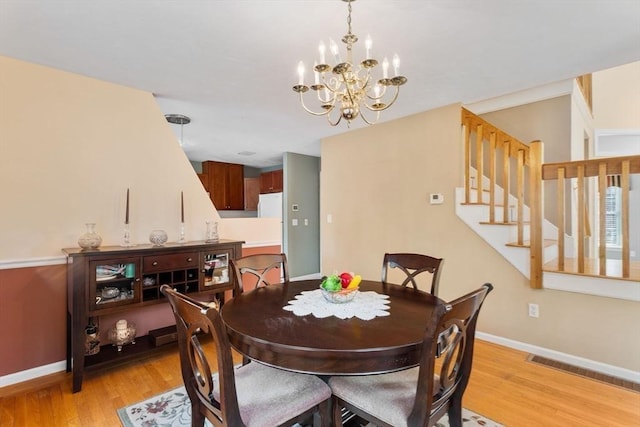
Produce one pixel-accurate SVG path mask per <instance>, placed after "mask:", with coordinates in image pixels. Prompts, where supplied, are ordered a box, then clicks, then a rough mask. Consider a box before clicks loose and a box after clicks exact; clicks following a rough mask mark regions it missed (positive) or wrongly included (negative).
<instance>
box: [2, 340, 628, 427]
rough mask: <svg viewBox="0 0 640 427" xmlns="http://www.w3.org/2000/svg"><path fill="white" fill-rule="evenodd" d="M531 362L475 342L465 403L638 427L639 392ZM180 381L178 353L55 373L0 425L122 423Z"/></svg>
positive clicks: (13, 394)
mask: <svg viewBox="0 0 640 427" xmlns="http://www.w3.org/2000/svg"><path fill="white" fill-rule="evenodd" d="M526 359H527V354H526V353H523V352H520V351H516V350H511V349H508V348H505V347H502V346H498V345H495V344H491V343H487V342H485V341H480V340H477V341H476V349H475V355H474V366H473V374H472V376H471V382H470V384H469V387H468V388H467V392H466V394H465V398H464V406H465V407H467V408H469V409H471V410H473V411H476V412H479V413H481V414H483V415H485V416H487V417H489V418H492V419H493V420H495V421H497V422H500V423H502V424H504V425H506V426H515V427H520V426H563V427H565V426H581V427H583V426H608V427H610V426H625V427H626V426H640V393H637V392H634V391H631V390H627V389H624V388H621V387H618V386H613V385H608V384H605V383H602V382H599V381H596V380H592V379H588V378H583V377H580V376H577V375H574V374H569V373H565V372H562V371H558V370H556V369H553V368H549V367H546V366H543V365H539V364H536V363H532V362H528V361H527V360H526ZM237 360H238V361H240V358H239V357H238V359H237ZM181 384H182V378H181V376H180V368H179V360H178V353H177V350H176V351H175V352H172V353H169V354H164V355H160V356H155V357H154V358H150V359H145V360H141V361H138V362H135V363H130V364H128V365H126V366H119V367H115V368H113V367H112V368H110V369H108V370H102V371H90V372H88V373H87V374H86V375H85V380H84V384H83V388H82V391H81V392H79V393H75V394H73V393H71V377H70V376H69V374H66V373H59V374H53V375H49V376H47V377H43V378H39V379H36V380H33V381H30V382H26V383H22V384H16V385H13V386H9V387H5V388H2V389H0V426H2V427H31V426H33V427H35V426H38V427H47V426H55V427H59V426H64V427H67V426H81V427H97V426H105V427H113V426H119V425H120V421H119V418H118V416H117V414H116V410H117V409H118V408H121V407H123V406H126V405H129V404H132V403H135V402H138V401H140V400H144V399H146V398H148V397H151V396H154V395H156V394H158V393H160V392H162V391H165V390H167V389H170V388H172V387H176V386H178V385H181Z"/></svg>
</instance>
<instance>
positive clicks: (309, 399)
mask: <svg viewBox="0 0 640 427" xmlns="http://www.w3.org/2000/svg"><path fill="white" fill-rule="evenodd" d="M235 377H236V391H237V395H238V406H239V407H240V416H241V417H242V421H244V423H245V425H246V426H247V427H256V426H257V427H262V426H264V427H273V426H277V425H280V424H282V423H284V422H286V421H288V420H290V419H292V418H293V417H295V416H297V415H299V414H302V413H303V412H305V411H307V410H308V409H311V408H313V407H314V406H315V405H317V404H319V403H321V402H323V401H324V400H326V399H328V398H330V397H331V389H330V388H329V386H328V385H327V384H326V383H325V382H324V381H322V380H321V379H320V378H318V377H316V376H315V375H307V374H298V373H294V372H289V371H284V370H282V369H277V368H272V367H269V366H265V365H262V364H260V363H258V362H251V363H248V364H246V365H243V366H241V367H239V368H238V369H236V370H235ZM214 397H215V398H216V400H219V397H220V396H219V391H218V390H217V389H216V390H215V392H214Z"/></svg>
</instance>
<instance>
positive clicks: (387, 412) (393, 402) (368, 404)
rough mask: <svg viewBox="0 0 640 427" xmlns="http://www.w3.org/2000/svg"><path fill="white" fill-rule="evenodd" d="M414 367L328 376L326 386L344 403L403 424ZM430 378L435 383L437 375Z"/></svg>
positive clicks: (411, 395)
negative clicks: (382, 372) (379, 372)
mask: <svg viewBox="0 0 640 427" xmlns="http://www.w3.org/2000/svg"><path fill="white" fill-rule="evenodd" d="M418 370H419V368H418V367H416V368H411V369H405V370H403V371H398V372H392V373H390V374H380V375H364V376H335V377H331V378H330V379H329V386H330V387H331V390H332V392H333V394H334V395H335V396H337V397H339V398H340V399H342V400H344V401H345V402H349V403H350V404H351V405H353V406H355V407H356V408H359V409H361V410H362V411H364V412H365V413H367V414H371V415H373V416H374V417H376V418H378V419H380V420H382V421H384V422H386V423H387V424H390V425H392V426H395V427H403V426H406V425H407V418H408V417H409V414H410V413H411V409H413V402H414V400H415V396H416V387H417V385H418ZM434 380H435V382H438V383H439V381H438V378H434ZM433 389H435V390H437V387H434V388H433Z"/></svg>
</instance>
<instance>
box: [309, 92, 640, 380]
mask: <svg viewBox="0 0 640 427" xmlns="http://www.w3.org/2000/svg"><path fill="white" fill-rule="evenodd" d="M532 139H533V138H532ZM460 141H461V140H460V106H459V105H454V106H449V107H445V108H440V109H437V110H433V111H429V112H426V113H422V114H418V115H414V116H410V117H406V118H402V119H398V120H394V121H392V122H388V123H382V124H378V125H376V126H371V127H367V128H364V129H360V130H355V131H351V132H347V133H344V134H342V135H338V136H335V137H331V138H327V139H325V140H323V141H322V171H321V185H320V188H321V203H320V205H321V218H322V228H321V242H322V243H321V244H322V248H321V250H322V272H323V273H324V274H327V273H328V274H331V273H332V272H333V271H334V270H340V271H341V270H347V271H355V272H357V273H359V274H362V276H363V277H364V278H370V279H378V278H379V277H380V269H381V264H382V257H383V254H384V253H385V252H387V251H388V252H394V251H407V252H420V253H426V254H430V255H433V256H437V257H443V258H444V259H445V264H444V268H443V271H442V276H441V280H440V289H441V296H442V297H443V298H445V299H452V298H454V297H456V296H459V295H462V294H463V293H465V292H467V291H470V290H472V289H475V288H477V287H479V286H480V285H481V284H482V283H484V282H491V283H493V284H494V286H495V290H494V292H493V293H492V294H490V295H489V297H488V299H487V301H486V303H485V306H484V308H483V312H482V313H481V315H480V320H479V330H480V331H483V332H486V333H489V334H493V335H497V336H500V337H504V338H508V339H512V340H516V341H520V342H524V343H528V344H532V345H537V346H541V347H545V348H548V349H552V350H556V351H560V352H563V353H568V354H572V355H575V356H579V357H583V358H586V359H590V360H594V361H599V362H602V363H606V364H610V365H614V366H618V367H622V368H626V369H631V370H635V371H638V370H640V342H638V341H637V340H629V335H628V333H625V332H618V331H619V330H620V325H633V324H637V323H638V322H640V310H639V308H640V304H638V303H634V302H629V301H622V300H615V299H610V298H602V297H595V296H588V295H581V294H572V293H567V292H559V291H552V290H533V289H531V288H530V287H529V282H528V280H527V279H526V278H525V277H523V276H522V275H521V274H520V273H519V272H518V271H517V270H515V269H514V268H513V267H512V266H511V265H510V264H509V263H508V262H507V261H506V260H505V259H503V258H502V257H501V256H500V255H499V254H498V253H497V252H495V251H494V250H493V249H491V248H490V247H489V246H487V245H486V244H485V243H484V241H483V240H482V239H481V238H480V237H478V236H477V235H476V234H475V233H473V231H471V229H469V228H468V227H467V226H466V225H464V224H463V222H462V221H461V220H459V219H458V217H457V216H456V215H455V206H454V189H455V187H456V186H460V185H461V184H462V178H461V177H462V168H461V164H462V150H461V143H460ZM429 193H442V194H443V195H444V200H445V202H444V204H443V205H430V204H429V203H428V195H429ZM329 214H330V215H331V216H332V222H331V223H327V221H326V219H327V215H329ZM530 302H533V303H537V304H539V306H540V318H539V319H535V318H530V317H528V315H527V303H530Z"/></svg>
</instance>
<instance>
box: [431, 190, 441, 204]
mask: <svg viewBox="0 0 640 427" xmlns="http://www.w3.org/2000/svg"><path fill="white" fill-rule="evenodd" d="M429 202H430V203H431V204H432V205H441V204H443V203H444V196H443V195H442V194H440V193H431V194H429Z"/></svg>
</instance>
